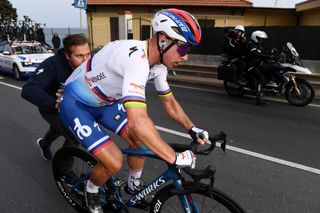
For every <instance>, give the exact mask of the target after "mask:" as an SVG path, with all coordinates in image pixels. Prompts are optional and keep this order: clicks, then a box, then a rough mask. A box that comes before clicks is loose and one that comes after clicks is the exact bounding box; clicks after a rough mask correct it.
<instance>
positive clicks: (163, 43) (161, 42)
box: [159, 41, 167, 47]
mask: <svg viewBox="0 0 320 213" xmlns="http://www.w3.org/2000/svg"><path fill="white" fill-rule="evenodd" d="M166 44H167V42H166V41H160V43H159V46H160V47H162V46H165V45H166Z"/></svg>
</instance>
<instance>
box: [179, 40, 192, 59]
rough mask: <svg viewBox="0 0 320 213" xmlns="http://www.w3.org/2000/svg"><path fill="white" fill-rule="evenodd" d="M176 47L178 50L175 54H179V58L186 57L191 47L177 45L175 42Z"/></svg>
mask: <svg viewBox="0 0 320 213" xmlns="http://www.w3.org/2000/svg"><path fill="white" fill-rule="evenodd" d="M176 44H177V46H178V49H177V52H178V53H179V55H180V56H181V57H183V56H185V55H187V54H188V53H190V50H191V46H190V45H189V44H186V43H184V44H179V43H178V42H176Z"/></svg>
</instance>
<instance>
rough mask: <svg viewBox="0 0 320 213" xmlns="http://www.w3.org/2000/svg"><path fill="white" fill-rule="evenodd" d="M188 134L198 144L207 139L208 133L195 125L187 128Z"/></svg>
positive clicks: (205, 141)
mask: <svg viewBox="0 0 320 213" xmlns="http://www.w3.org/2000/svg"><path fill="white" fill-rule="evenodd" d="M189 134H190V136H191V138H192V139H193V140H194V141H197V142H198V143H200V144H205V143H207V142H208V140H209V133H208V132H207V131H206V130H203V129H199V128H197V127H195V126H193V127H192V128H191V129H190V130H189Z"/></svg>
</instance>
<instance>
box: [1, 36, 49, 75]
mask: <svg viewBox="0 0 320 213" xmlns="http://www.w3.org/2000/svg"><path fill="white" fill-rule="evenodd" d="M53 55H54V54H53V53H52V51H49V50H47V49H45V48H44V47H43V46H42V45H41V44H40V43H38V42H13V43H8V42H4V43H0V71H2V72H8V73H12V74H13V77H14V78H15V79H17V80H20V79H22V78H23V77H30V76H31V75H32V74H33V73H34V71H35V69H36V68H37V67H38V66H39V64H40V63H41V62H43V61H44V60H45V59H47V58H49V57H51V56H53Z"/></svg>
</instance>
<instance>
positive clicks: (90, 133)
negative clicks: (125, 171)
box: [60, 91, 122, 186]
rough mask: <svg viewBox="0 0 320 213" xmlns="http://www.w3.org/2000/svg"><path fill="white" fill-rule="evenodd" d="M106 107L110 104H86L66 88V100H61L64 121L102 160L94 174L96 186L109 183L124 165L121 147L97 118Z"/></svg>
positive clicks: (61, 112)
mask: <svg viewBox="0 0 320 213" xmlns="http://www.w3.org/2000/svg"><path fill="white" fill-rule="evenodd" d="M104 110H107V108H106V107H90V106H87V105H85V104H82V103H81V102H79V101H77V100H76V99H75V98H74V97H73V96H72V95H69V94H68V92H67V91H65V92H64V94H63V101H61V104H60V117H61V121H62V123H63V125H64V126H65V127H66V128H68V129H69V130H70V131H71V132H72V133H73V135H74V136H75V137H76V138H77V140H78V141H79V142H80V144H81V145H82V146H83V147H84V148H85V149H86V150H87V151H88V152H90V153H91V154H93V155H95V156H96V157H97V158H98V160H99V163H98V164H97V165H96V166H95V167H94V168H93V171H92V175H91V178H90V179H91V180H92V182H93V183H94V184H95V185H96V186H100V185H102V184H103V183H105V182H106V181H107V180H108V179H109V177H110V176H111V175H114V174H115V173H116V172H118V171H119V170H120V168H121V166H122V153H121V151H120V150H119V148H118V147H117V146H116V145H115V144H114V143H113V141H112V140H111V138H110V136H109V135H107V134H106V132H105V131H103V129H101V128H100V125H99V124H98V123H97V121H96V118H98V117H100V116H101V112H103V111H104Z"/></svg>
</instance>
